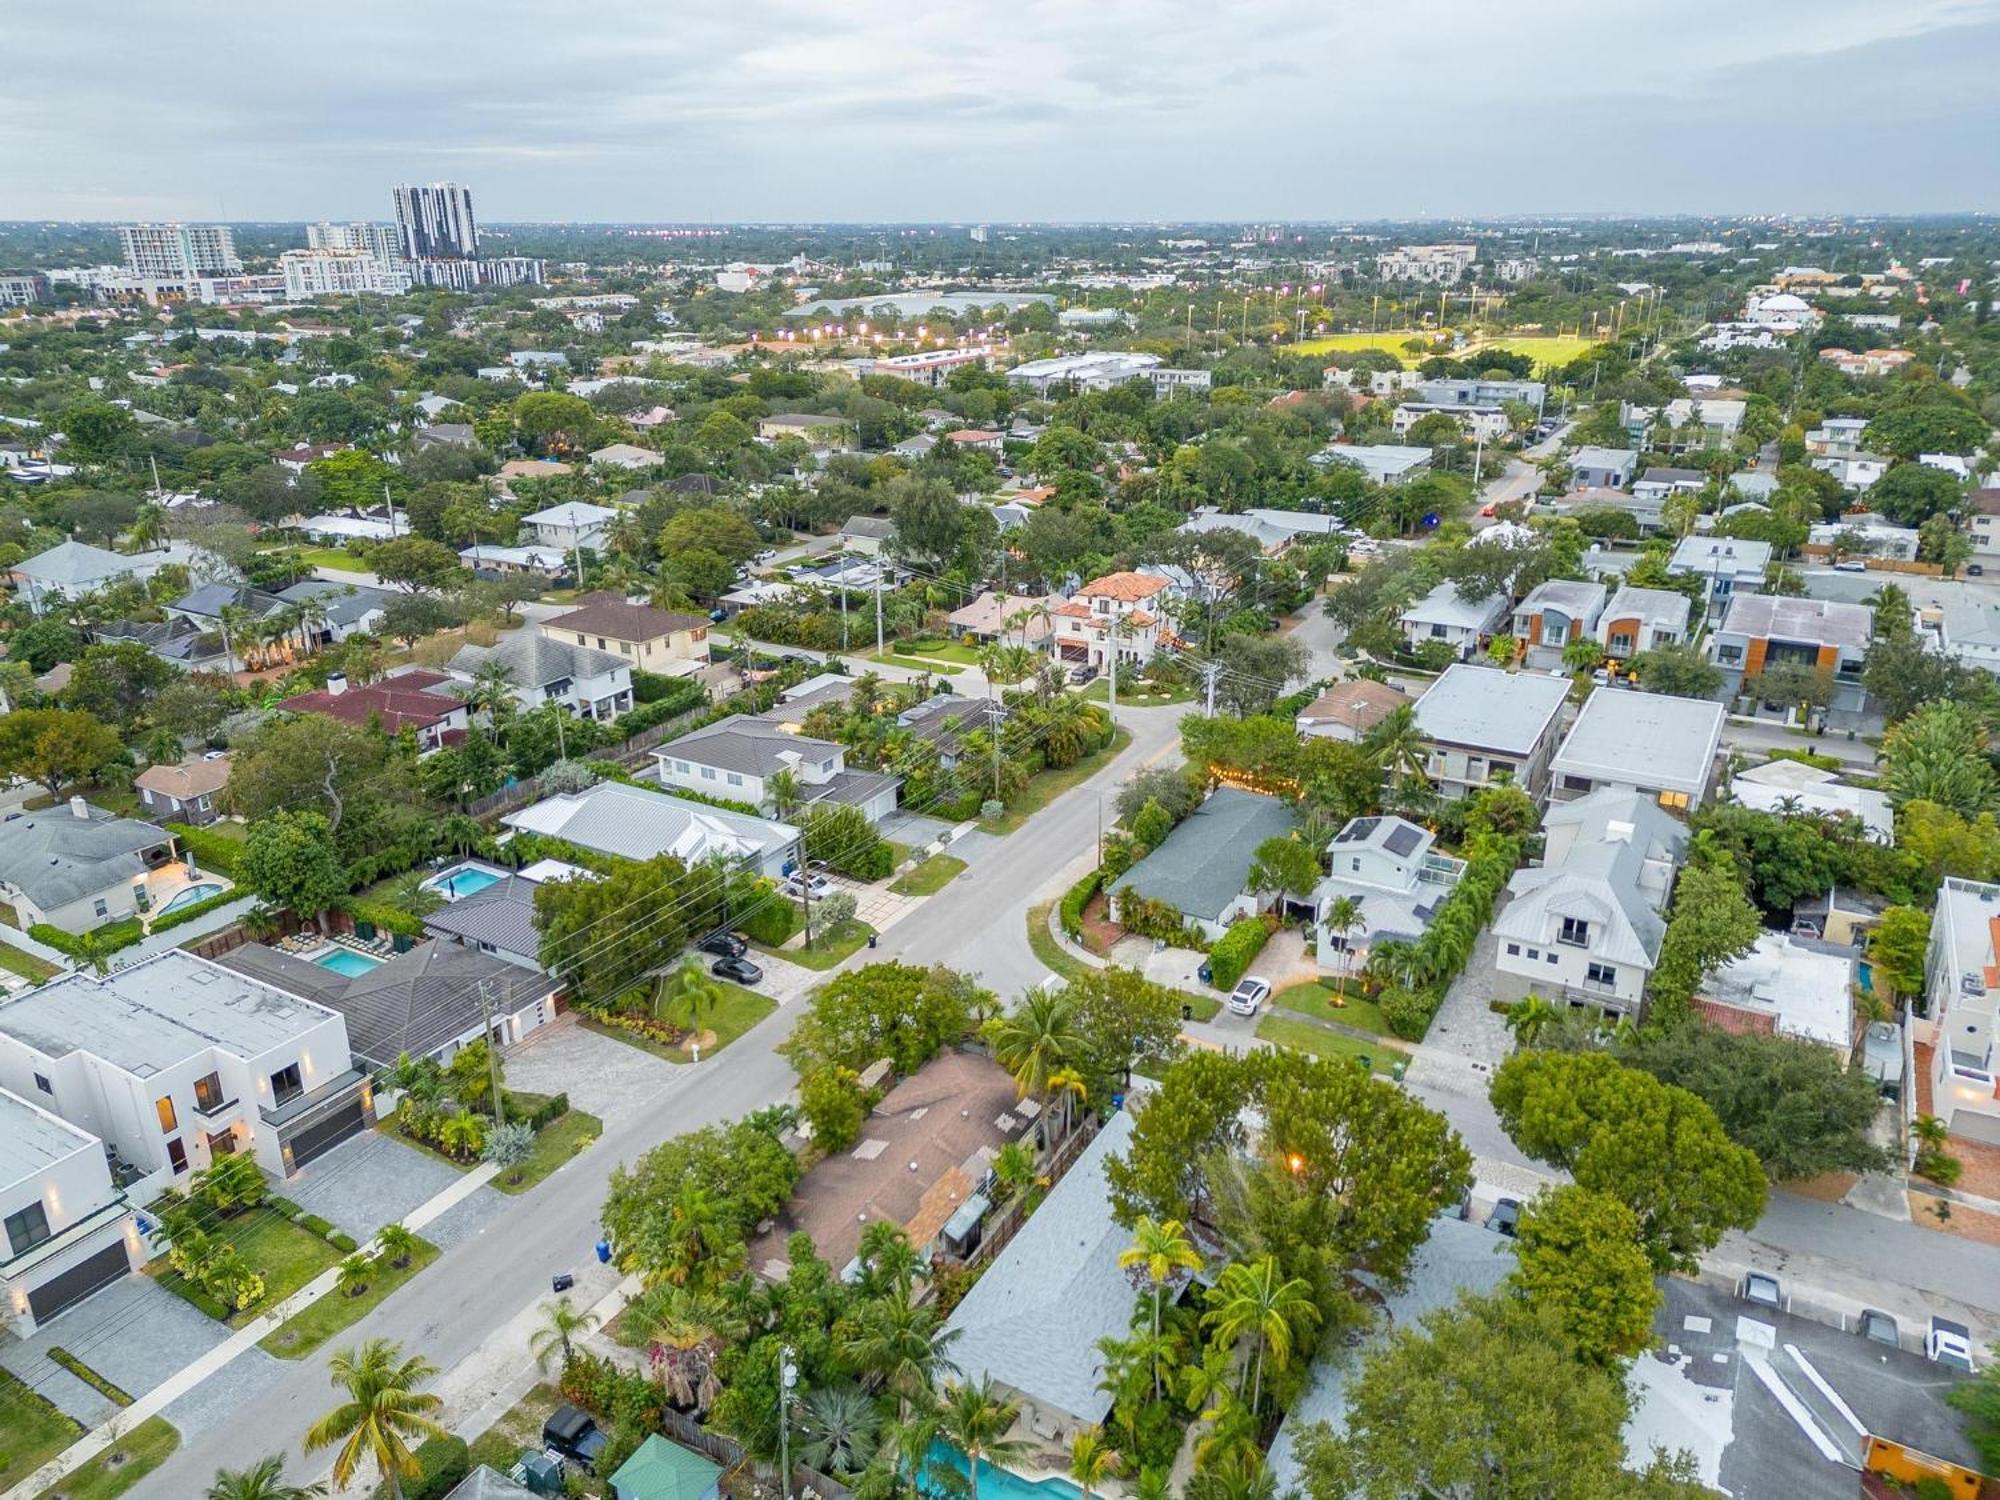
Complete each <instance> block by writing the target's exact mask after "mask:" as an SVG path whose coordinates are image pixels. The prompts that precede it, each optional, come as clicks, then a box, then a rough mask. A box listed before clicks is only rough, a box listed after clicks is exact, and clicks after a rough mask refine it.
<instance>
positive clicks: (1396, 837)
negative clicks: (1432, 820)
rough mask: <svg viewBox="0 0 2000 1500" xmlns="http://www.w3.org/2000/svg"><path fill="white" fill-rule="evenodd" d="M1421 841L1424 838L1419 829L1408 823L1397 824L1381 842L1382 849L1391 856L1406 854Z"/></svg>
mask: <svg viewBox="0 0 2000 1500" xmlns="http://www.w3.org/2000/svg"><path fill="white" fill-rule="evenodd" d="M1423 841H1424V836H1423V832H1422V831H1421V830H1420V829H1418V828H1415V827H1413V826H1412V825H1410V824H1408V823H1399V824H1398V825H1397V826H1396V827H1395V828H1393V829H1391V830H1390V832H1389V836H1388V837H1387V838H1386V839H1384V840H1383V841H1382V847H1383V848H1385V849H1387V850H1388V851H1389V852H1390V853H1391V854H1408V853H1409V852H1410V851H1411V850H1412V849H1414V848H1416V847H1417V845H1419V844H1421V843H1422V842H1423Z"/></svg>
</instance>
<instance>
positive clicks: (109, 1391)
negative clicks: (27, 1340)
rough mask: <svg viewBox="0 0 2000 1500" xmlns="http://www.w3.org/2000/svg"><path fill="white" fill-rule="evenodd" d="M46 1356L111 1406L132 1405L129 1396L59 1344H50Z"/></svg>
mask: <svg viewBox="0 0 2000 1500" xmlns="http://www.w3.org/2000/svg"><path fill="white" fill-rule="evenodd" d="M48 1355H49V1358H50V1359H52V1360H54V1361H55V1362H56V1363H57V1364H59V1365H61V1366H62V1367H63V1368H64V1369H65V1370H67V1371H69V1372H70V1374H72V1375H74V1376H75V1377H76V1378H77V1379H78V1380H81V1381H82V1382H83V1383H84V1384H85V1385H87V1386H89V1387H90V1388H91V1389H93V1390H95V1391H96V1392H97V1393H98V1394H99V1395H100V1396H102V1397H104V1398H105V1399H106V1400H107V1401H109V1402H110V1403H111V1404H112V1405H113V1406H130V1405H131V1404H132V1398H131V1397H130V1396H129V1395H127V1394H126V1393H125V1392H124V1391H123V1390H121V1389H120V1388H119V1387H117V1386H115V1385H113V1384H112V1383H111V1382H110V1381H108V1380H106V1379H105V1378H104V1377H103V1376H102V1375H100V1374H98V1373H97V1371H95V1370H93V1369H91V1368H90V1366H89V1365H87V1364H85V1363H84V1362H83V1361H82V1360H80V1359H78V1358H77V1357H76V1356H75V1355H74V1354H72V1353H70V1352H69V1350H67V1349H65V1348H63V1346H62V1345H61V1344H51V1345H50V1346H49V1349H48Z"/></svg>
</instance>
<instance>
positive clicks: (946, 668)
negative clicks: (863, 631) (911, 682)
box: [849, 646, 965, 677]
mask: <svg viewBox="0 0 2000 1500" xmlns="http://www.w3.org/2000/svg"><path fill="white" fill-rule="evenodd" d="M849 654H850V655H853V656H858V657H860V658H861V659H862V660H863V661H876V662H881V663H883V664H884V665H886V666H892V667H909V668H911V669H912V670H916V669H920V668H921V669H925V670H928V671H931V672H935V673H936V674H937V675H938V676H940V677H956V676H957V675H958V674H959V673H960V672H963V671H964V670H965V664H961V663H956V662H953V661H951V660H950V659H949V658H947V657H942V656H931V655H928V654H926V655H923V656H919V655H917V654H915V653H914V652H909V651H898V650H897V649H896V648H895V647H893V646H891V647H890V648H889V649H888V650H886V651H854V652H850V653H849Z"/></svg>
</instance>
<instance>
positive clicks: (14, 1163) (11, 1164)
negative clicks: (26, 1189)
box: [0, 1089, 97, 1214]
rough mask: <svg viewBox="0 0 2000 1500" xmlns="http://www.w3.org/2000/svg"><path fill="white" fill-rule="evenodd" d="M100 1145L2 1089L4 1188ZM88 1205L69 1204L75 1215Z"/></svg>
mask: <svg viewBox="0 0 2000 1500" xmlns="http://www.w3.org/2000/svg"><path fill="white" fill-rule="evenodd" d="M96 1144H97V1137H96V1136H94V1135H91V1134H90V1133H89V1132H88V1131H83V1130H79V1129H77V1128H76V1126H74V1125H72V1124H70V1123H69V1122H68V1121H67V1120H63V1119H58V1118H57V1117H56V1116H55V1115H53V1114H51V1113H50V1112H49V1111H48V1110H45V1109H43V1108H42V1107H41V1106H39V1105H36V1104H30V1103H29V1102H28V1101H27V1100H26V1099H22V1098H20V1097H18V1096H16V1095H14V1094H10V1093H8V1092H7V1091H6V1090H5V1089H0V1187H5V1186H11V1185H12V1184H14V1183H17V1182H25V1181H27V1180H28V1179H29V1178H32V1177H38V1176H40V1175H41V1174H42V1173H43V1172H46V1171H47V1170H48V1169H49V1168H50V1167H52V1166H54V1165H55V1164H56V1163H57V1162H59V1161H63V1160H66V1159H67V1158H69V1157H72V1156H74V1155H76V1153H77V1152H79V1151H85V1150H88V1149H90V1148H91V1147H94V1146H95V1145H96ZM83 1206H84V1205H82V1204H80V1203H73V1204H68V1205H66V1207H67V1208H68V1210H69V1212H70V1213H72V1214H75V1213H76V1212H78V1211H79V1210H80V1209H82V1208H83Z"/></svg>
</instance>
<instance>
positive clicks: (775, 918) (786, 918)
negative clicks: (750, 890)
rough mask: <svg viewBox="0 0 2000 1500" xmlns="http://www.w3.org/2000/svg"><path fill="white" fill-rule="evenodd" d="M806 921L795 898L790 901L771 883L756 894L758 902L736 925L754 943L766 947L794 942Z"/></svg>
mask: <svg viewBox="0 0 2000 1500" xmlns="http://www.w3.org/2000/svg"><path fill="white" fill-rule="evenodd" d="M801 920H803V919H802V918H801V916H800V915H799V906H798V903H797V902H796V901H788V900H786V899H785V898H784V897H783V896H781V895H779V894H778V893H777V888H776V887H775V886H769V885H768V883H767V886H766V889H765V890H764V891H763V892H762V893H761V894H760V895H759V896H758V897H757V904H756V905H755V906H754V907H752V908H751V909H750V910H749V911H748V912H747V913H745V914H744V915H743V916H741V917H738V918H737V919H736V925H737V926H738V927H739V928H741V929H742V930H743V932H744V933H745V934H746V935H747V936H748V937H750V938H751V940H752V941H754V942H759V943H762V944H763V945H764V946H765V947H766V948H782V947H784V945H785V944H786V943H788V942H790V941H791V938H792V934H793V933H795V932H797V931H798V930H799V923H800V921H801Z"/></svg>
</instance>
